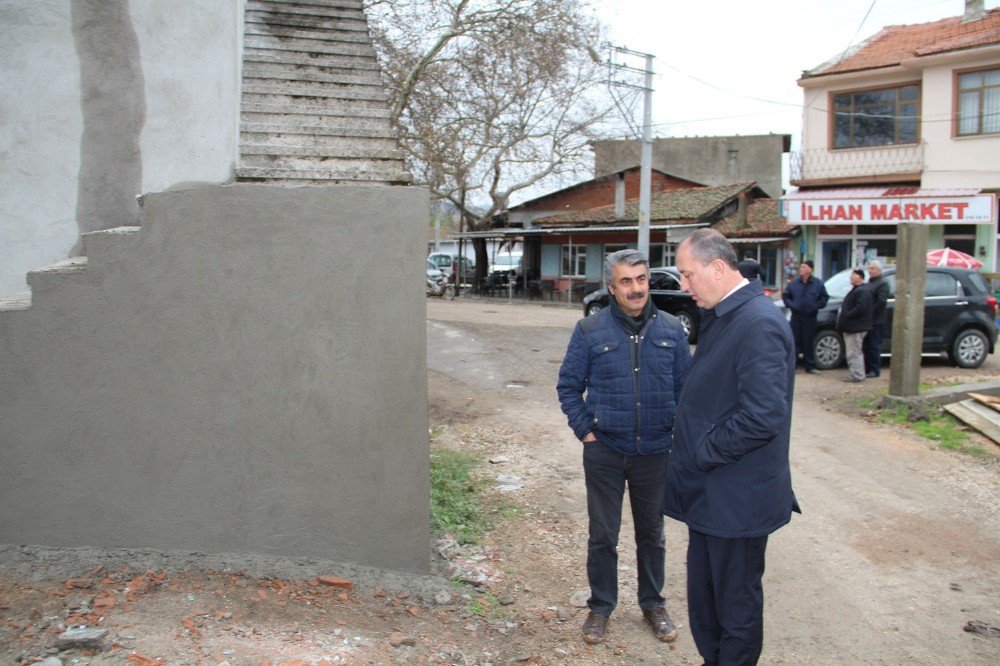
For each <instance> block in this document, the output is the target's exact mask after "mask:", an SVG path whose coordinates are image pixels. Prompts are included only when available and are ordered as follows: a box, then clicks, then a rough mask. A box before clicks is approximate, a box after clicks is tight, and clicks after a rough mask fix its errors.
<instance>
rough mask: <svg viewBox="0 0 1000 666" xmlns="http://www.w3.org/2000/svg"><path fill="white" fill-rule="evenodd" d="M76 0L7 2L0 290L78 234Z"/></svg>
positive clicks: (0, 15)
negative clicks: (72, 11)
mask: <svg viewBox="0 0 1000 666" xmlns="http://www.w3.org/2000/svg"><path fill="white" fill-rule="evenodd" d="M69 5H70V3H69V1H68V0H12V1H9V2H3V3H0V296H3V295H9V294H12V293H17V292H22V291H27V289H28V284H27V282H26V281H25V274H26V273H27V272H28V271H29V270H32V269H34V268H39V267H41V266H44V265H46V264H50V263H52V262H54V261H57V260H59V259H62V258H65V257H66V253H67V252H69V249H70V248H71V247H72V245H73V243H75V242H76V234H77V226H76V220H75V216H74V213H75V209H76V178H77V170H78V169H79V165H80V151H79V136H80V131H81V128H82V124H81V123H82V121H81V114H80V100H79V89H80V78H79V69H78V68H77V67H76V66H75V62H76V48H75V46H74V43H73V35H72V32H71V29H70V7H69Z"/></svg>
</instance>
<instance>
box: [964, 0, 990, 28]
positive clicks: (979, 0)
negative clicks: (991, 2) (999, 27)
mask: <svg viewBox="0 0 1000 666" xmlns="http://www.w3.org/2000/svg"><path fill="white" fill-rule="evenodd" d="M984 4H985V2H984V1H983V0H965V15H964V16H963V17H962V23H967V22H968V21H978V20H979V19H981V18H983V17H984V16H986V9H985V8H984V6H983V5H984Z"/></svg>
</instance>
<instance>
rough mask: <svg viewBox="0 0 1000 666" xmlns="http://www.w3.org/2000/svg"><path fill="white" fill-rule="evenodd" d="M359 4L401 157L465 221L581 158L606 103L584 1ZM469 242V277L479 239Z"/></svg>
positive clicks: (481, 248)
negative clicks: (471, 247)
mask: <svg viewBox="0 0 1000 666" xmlns="http://www.w3.org/2000/svg"><path fill="white" fill-rule="evenodd" d="M368 11H369V21H370V23H371V25H372V32H373V35H374V37H375V43H376V46H377V49H378V51H379V53H380V56H381V59H382V64H383V70H384V72H385V74H386V78H387V81H388V86H389V88H390V92H391V94H392V97H393V117H394V120H395V121H396V123H397V125H398V127H399V131H400V139H401V142H402V144H403V147H404V149H405V150H406V152H407V155H408V166H409V168H410V170H411V172H412V173H413V174H414V177H415V179H416V180H417V182H419V183H421V184H424V185H426V186H427V187H428V188H429V189H430V191H431V194H432V196H433V197H436V198H439V199H443V200H446V201H449V202H451V203H452V204H453V205H455V206H456V208H457V209H458V210H459V211H460V214H461V216H462V218H463V220H464V222H465V226H466V228H467V229H470V230H482V229H486V228H488V227H489V225H490V223H491V221H492V220H493V218H494V216H495V215H496V214H497V213H501V212H503V211H505V210H506V209H507V207H508V205H509V202H510V199H511V196H512V195H514V194H515V193H517V192H523V191H525V190H527V189H529V188H532V187H536V186H538V185H539V184H540V183H543V182H551V181H552V180H553V179H558V178H559V177H564V176H565V175H566V174H571V173H572V174H577V173H580V171H581V170H582V169H583V168H584V165H585V164H586V161H587V159H588V157H589V156H588V154H587V152H586V148H587V145H588V143H589V142H590V141H591V140H592V139H593V138H594V137H595V134H594V130H595V127H597V125H598V123H599V122H600V121H601V120H602V119H604V118H605V117H606V116H607V115H608V113H609V112H610V109H611V103H610V101H609V98H608V96H607V94H606V92H605V90H604V87H603V80H604V72H603V70H602V68H601V64H600V62H599V59H598V58H597V57H596V48H597V45H598V43H599V41H600V31H599V26H598V24H597V23H596V21H595V20H593V19H592V18H590V17H589V16H588V14H587V7H586V5H585V3H584V1H583V0H492V1H490V0H381V1H378V2H371V3H369V10H368ZM474 246H475V250H476V276H475V281H474V284H478V282H479V280H480V279H481V278H482V277H483V276H484V274H485V270H486V265H487V255H486V244H485V241H482V240H479V241H478V242H475V243H474Z"/></svg>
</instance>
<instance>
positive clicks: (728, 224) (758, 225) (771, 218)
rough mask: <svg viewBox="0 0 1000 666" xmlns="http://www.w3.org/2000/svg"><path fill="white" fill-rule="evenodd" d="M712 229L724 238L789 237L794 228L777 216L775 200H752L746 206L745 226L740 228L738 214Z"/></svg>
mask: <svg viewBox="0 0 1000 666" xmlns="http://www.w3.org/2000/svg"><path fill="white" fill-rule="evenodd" d="M712 228H713V229H715V230H716V231H718V232H720V233H721V234H722V235H724V236H725V237H726V238H765V237H773V236H785V237H787V236H790V235H791V232H792V231H793V230H794V229H795V228H796V227H795V226H789V225H788V223H787V222H786V220H785V218H783V217H781V216H780V215H779V214H778V200H777V199H754V200H753V201H751V202H750V203H749V204H748V205H747V224H746V226H745V227H741V226H740V222H739V217H738V213H733V214H732V215H729V216H727V217H726V218H725V219H724V220H722V221H721V222H719V223H718V224H715V225H712Z"/></svg>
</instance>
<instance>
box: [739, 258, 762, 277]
mask: <svg viewBox="0 0 1000 666" xmlns="http://www.w3.org/2000/svg"><path fill="white" fill-rule="evenodd" d="M739 268H740V275H742V276H743V277H745V278H746V279H748V280H759V279H760V264H759V263H757V260H756V259H754V257H753V252H745V253H744V254H743V260H742V261H741V262H740V263H739Z"/></svg>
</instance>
